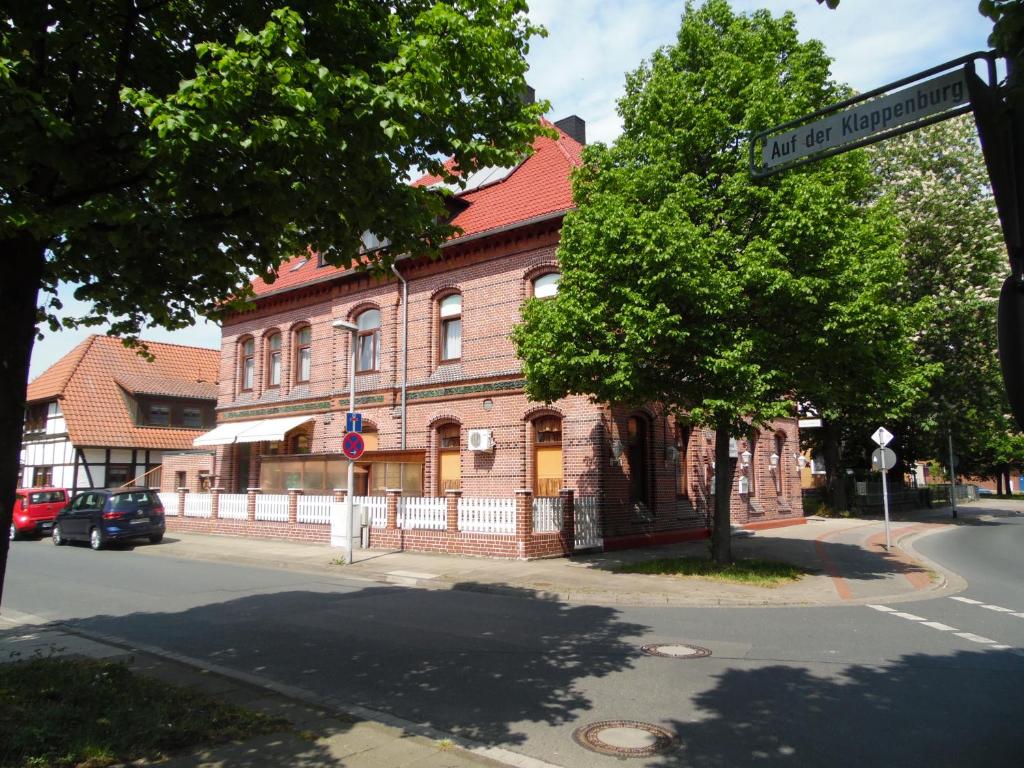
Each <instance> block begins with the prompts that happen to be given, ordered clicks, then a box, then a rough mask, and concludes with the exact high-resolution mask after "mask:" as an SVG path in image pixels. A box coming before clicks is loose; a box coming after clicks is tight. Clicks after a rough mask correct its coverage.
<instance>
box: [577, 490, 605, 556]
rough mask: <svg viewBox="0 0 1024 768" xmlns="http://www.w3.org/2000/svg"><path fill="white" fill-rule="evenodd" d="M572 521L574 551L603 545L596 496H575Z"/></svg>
mask: <svg viewBox="0 0 1024 768" xmlns="http://www.w3.org/2000/svg"><path fill="white" fill-rule="evenodd" d="M575 512H576V513H575V515H574V516H573V521H574V523H575V528H576V541H575V542H574V546H575V548H576V549H594V548H596V547H600V546H601V545H603V544H604V538H603V537H602V536H601V516H600V508H599V505H598V499H597V497H596V496H577V497H576V499H575Z"/></svg>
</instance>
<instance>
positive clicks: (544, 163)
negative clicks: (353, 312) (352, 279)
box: [252, 121, 583, 296]
mask: <svg viewBox="0 0 1024 768" xmlns="http://www.w3.org/2000/svg"><path fill="white" fill-rule="evenodd" d="M544 124H545V126H546V127H549V128H555V130H556V131H558V138H557V139H550V138H548V137H547V136H540V137H538V138H537V139H536V140H535V141H534V142H533V150H534V151H533V154H532V155H530V156H529V157H528V158H526V160H524V161H523V162H522V163H520V165H519V166H518V167H517V168H516V169H515V170H514V171H512V173H510V174H509V175H508V176H506V177H505V178H504V179H502V180H501V181H499V182H496V183H494V184H489V185H487V186H484V187H481V188H479V189H474V190H472V191H469V192H461V193H458V195H457V196H458V197H459V199H460V200H461V201H462V202H464V203H467V204H468V205H467V206H466V208H465V209H464V210H462V211H460V212H459V213H458V214H456V216H455V218H454V219H452V224H454V225H455V226H456V227H459V228H460V229H461V230H462V234H460V235H457V236H455V237H454V238H452V239H451V240H450V241H449V242H450V243H457V242H458V241H459V240H460V239H462V238H465V237H469V236H479V235H482V234H485V233H487V232H489V231H492V230H498V229H503V228H506V227H508V226H511V225H515V224H517V223H520V222H521V223H526V222H528V221H531V220H533V219H537V218H540V217H542V216H545V215H548V214H555V213H560V212H562V211H566V210H568V209H570V208H572V207H573V202H572V184H571V181H570V176H571V173H572V170H573V169H574V168H576V167H577V166H578V165H579V164H580V162H581V157H582V154H583V146H582V145H581V144H580V143H579V142H577V141H576V140H575V139H573V138H572V137H570V136H569V135H568V134H567V133H565V132H564V131H563V130H561V129H560V128H558V127H556V126H554V125H552V124H551V123H549V122H547V121H544ZM438 181H440V179H439V178H438V177H436V176H423V177H422V178H420V179H417V180H416V181H414V182H413V184H414V185H416V186H425V185H430V184H434V183H436V182H438ZM345 271H346V270H345V269H344V268H342V267H320V268H317V260H316V258H315V257H312V258H311V257H310V256H308V255H303V256H299V257H296V258H294V259H291V260H289V261H286V262H285V263H284V264H282V265H281V267H280V269H279V270H278V277H277V280H275V281H274V282H273V283H267V282H266V281H264V280H263V279H261V278H257V279H256V280H254V281H253V286H252V287H253V291H254V292H255V293H256V295H257V296H262V295H264V294H267V293H278V292H280V291H282V290H286V289H288V288H294V287H296V286H300V285H304V284H306V283H312V282H320V281H321V280H323V279H325V278H328V277H334V276H337V275H339V274H341V273H343V272H345Z"/></svg>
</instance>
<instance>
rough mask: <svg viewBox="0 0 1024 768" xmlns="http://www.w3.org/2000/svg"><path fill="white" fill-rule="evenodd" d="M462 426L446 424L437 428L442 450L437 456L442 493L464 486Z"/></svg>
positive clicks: (439, 486) (439, 484) (439, 483)
mask: <svg viewBox="0 0 1024 768" xmlns="http://www.w3.org/2000/svg"><path fill="white" fill-rule="evenodd" d="M460 435H461V428H460V427H459V425H458V424H445V425H444V426H443V427H440V428H439V429H438V430H437V436H438V444H439V447H440V450H439V451H438V456H437V465H438V475H437V476H438V488H439V489H440V491H441V493H444V492H445V491H448V490H453V489H456V488H461V487H462V461H461V437H460Z"/></svg>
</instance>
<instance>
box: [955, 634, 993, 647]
mask: <svg viewBox="0 0 1024 768" xmlns="http://www.w3.org/2000/svg"><path fill="white" fill-rule="evenodd" d="M956 636H957V637H962V638H963V639H964V640H970V641H971V642H972V643H981V644H982V645H995V644H996V641H995V640H989V639H988V638H987V637H982V636H981V635H976V634H974V633H973V632H957V633H956Z"/></svg>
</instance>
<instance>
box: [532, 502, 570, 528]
mask: <svg viewBox="0 0 1024 768" xmlns="http://www.w3.org/2000/svg"><path fill="white" fill-rule="evenodd" d="M562 508H563V505H562V498H561V497H560V496H534V497H533V530H534V532H535V533H551V532H555V531H560V530H562Z"/></svg>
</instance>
